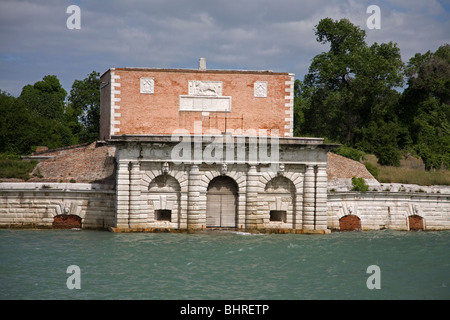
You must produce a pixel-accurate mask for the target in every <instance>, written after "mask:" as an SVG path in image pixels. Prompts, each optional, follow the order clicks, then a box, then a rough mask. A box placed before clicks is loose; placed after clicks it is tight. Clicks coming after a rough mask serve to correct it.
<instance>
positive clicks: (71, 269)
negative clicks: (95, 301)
mask: <svg viewBox="0 0 450 320" xmlns="http://www.w3.org/2000/svg"><path fill="white" fill-rule="evenodd" d="M66 273H70V274H71V275H70V276H69V277H68V278H67V281H66V286H67V289H69V290H73V289H81V270H80V267H79V266H77V265H70V266H68V267H67V270H66Z"/></svg>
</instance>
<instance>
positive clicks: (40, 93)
mask: <svg viewBox="0 0 450 320" xmlns="http://www.w3.org/2000/svg"><path fill="white" fill-rule="evenodd" d="M66 95H67V92H66V90H64V88H63V87H62V86H61V84H60V83H59V80H58V78H57V77H56V76H54V75H48V76H45V77H44V78H43V79H42V80H41V81H38V82H36V83H35V84H34V85H27V86H25V87H24V88H23V89H22V93H21V94H20V97H19V99H20V100H21V101H22V102H23V103H24V105H26V106H27V108H28V109H29V110H30V111H34V112H35V113H36V114H37V115H39V116H42V117H44V118H47V119H57V120H62V119H63V118H64V99H65V98H66Z"/></svg>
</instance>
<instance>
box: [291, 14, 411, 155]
mask: <svg viewBox="0 0 450 320" xmlns="http://www.w3.org/2000/svg"><path fill="white" fill-rule="evenodd" d="M315 34H316V39H317V41H318V42H320V43H322V44H329V45H330V47H329V51H328V52H323V53H321V54H318V55H317V56H315V57H314V58H313V60H312V63H311V65H310V68H309V72H308V74H307V75H306V76H305V79H304V81H303V83H302V86H301V89H302V90H301V94H299V96H298V97H297V99H300V100H301V102H299V103H298V104H299V105H301V106H302V108H301V110H302V113H303V116H304V121H303V126H302V127H301V128H300V129H299V130H298V131H299V132H300V133H301V134H313V135H318V136H325V137H327V138H329V139H331V140H334V141H337V142H340V143H343V144H346V145H348V146H351V147H355V146H357V145H358V142H360V141H361V140H364V139H366V140H368V139H369V137H366V135H367V134H372V131H371V130H368V127H369V126H373V123H377V126H380V125H381V126H385V125H387V124H389V126H391V124H390V123H395V122H396V121H397V119H396V117H395V113H393V109H394V107H395V104H396V102H397V100H398V98H399V96H400V94H399V93H398V92H397V91H396V90H395V88H396V87H400V86H401V85H402V84H403V73H402V72H403V63H402V61H401V56H400V50H399V48H398V47H397V45H396V44H394V43H392V42H389V43H387V44H385V43H383V44H377V43H374V44H373V45H371V46H368V45H367V44H366V43H365V36H366V35H365V31H364V30H361V29H360V28H359V27H357V26H354V25H353V24H352V23H351V22H350V21H349V20H347V19H342V20H339V21H333V20H332V19H330V18H326V19H322V20H321V21H320V22H319V24H318V25H317V26H316V30H315ZM393 115H394V116H393ZM370 139H372V138H370ZM384 140H385V141H386V142H387V143H389V144H392V146H391V147H390V148H389V149H395V148H396V147H397V141H396V140H397V139H393V140H390V139H388V138H385V139H384ZM367 145H368V144H367V143H363V144H360V145H359V146H360V147H363V148H366V147H367ZM363 151H368V152H369V150H363ZM374 152H375V154H377V155H382V153H383V152H385V149H376V150H374ZM386 158H387V159H389V158H391V157H386ZM396 159H397V157H394V158H393V162H396V161H397V160H396ZM388 162H389V161H388Z"/></svg>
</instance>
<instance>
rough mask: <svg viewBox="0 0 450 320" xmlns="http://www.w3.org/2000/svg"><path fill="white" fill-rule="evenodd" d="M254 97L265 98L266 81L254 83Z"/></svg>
mask: <svg viewBox="0 0 450 320" xmlns="http://www.w3.org/2000/svg"><path fill="white" fill-rule="evenodd" d="M253 90H254V96H255V97H257V98H266V97H267V82H266V81H256V82H255V84H254V86H253Z"/></svg>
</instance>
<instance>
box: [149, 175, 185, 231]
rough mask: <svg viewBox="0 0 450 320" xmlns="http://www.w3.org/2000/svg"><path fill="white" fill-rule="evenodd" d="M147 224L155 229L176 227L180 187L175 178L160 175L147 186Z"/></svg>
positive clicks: (179, 206) (179, 210) (178, 218)
mask: <svg viewBox="0 0 450 320" xmlns="http://www.w3.org/2000/svg"><path fill="white" fill-rule="evenodd" d="M147 191H148V192H147V194H148V199H147V205H148V208H147V210H146V211H147V222H148V223H150V224H153V226H155V227H178V226H179V223H180V215H181V185H180V183H179V181H178V180H177V179H175V177H173V176H171V175H168V174H160V175H158V176H156V177H155V178H154V179H152V180H151V181H150V183H149V184H148V190H147Z"/></svg>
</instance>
